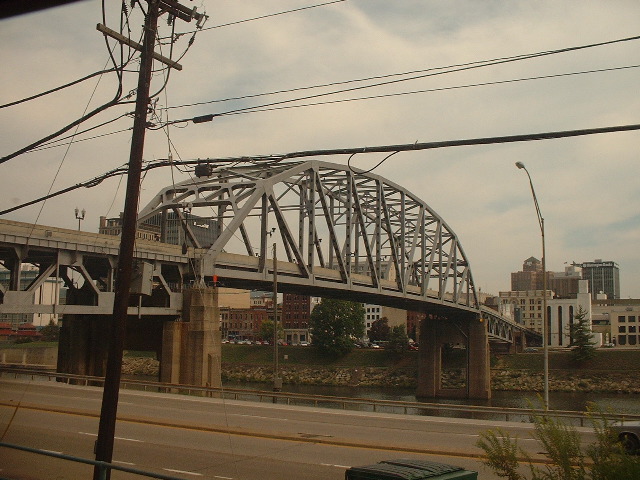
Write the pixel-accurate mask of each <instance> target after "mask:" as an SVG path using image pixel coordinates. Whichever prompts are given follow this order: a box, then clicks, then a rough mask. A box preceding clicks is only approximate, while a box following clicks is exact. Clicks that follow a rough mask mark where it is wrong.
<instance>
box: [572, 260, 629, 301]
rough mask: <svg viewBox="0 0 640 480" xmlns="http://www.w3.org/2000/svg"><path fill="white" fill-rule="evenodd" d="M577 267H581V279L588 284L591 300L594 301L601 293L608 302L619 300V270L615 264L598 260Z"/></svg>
mask: <svg viewBox="0 0 640 480" xmlns="http://www.w3.org/2000/svg"><path fill="white" fill-rule="evenodd" d="M578 266H580V267H582V278H583V279H584V280H587V281H588V282H589V291H590V292H591V298H593V299H595V298H596V295H597V294H599V293H601V292H602V293H604V294H606V295H607V298H608V299H610V300H615V299H617V298H620V268H619V267H618V264H617V263H616V262H612V261H602V259H600V258H598V259H596V260H594V261H593V262H584V263H582V264H578Z"/></svg>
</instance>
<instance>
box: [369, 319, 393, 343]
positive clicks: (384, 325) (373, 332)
mask: <svg viewBox="0 0 640 480" xmlns="http://www.w3.org/2000/svg"><path fill="white" fill-rule="evenodd" d="M390 332H391V328H389V319H388V318H387V317H382V318H379V319H377V320H374V321H373V323H372V324H371V328H370V329H369V340H371V341H372V342H380V341H387V340H389V333H390Z"/></svg>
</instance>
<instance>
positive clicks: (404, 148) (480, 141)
mask: <svg viewBox="0 0 640 480" xmlns="http://www.w3.org/2000/svg"><path fill="white" fill-rule="evenodd" d="M634 130H640V124H631V125H617V126H610V127H596V128H587V129H580V130H564V131H555V132H544V133H528V134H523V135H509V136H500V137H482V138H470V139H462V140H445V141H439V142H426V143H418V142H416V143H408V144H399V145H383V146H377V147H356V148H337V149H329V150H305V151H299V152H292V153H285V154H271V155H258V156H251V157H247V156H242V157H230V158H214V159H211V158H207V159H197V160H182V161H178V162H176V161H175V160H173V159H166V160H156V161H153V162H148V163H147V164H146V165H144V166H143V167H142V170H143V171H145V172H146V171H149V170H153V169H156V168H162V167H167V166H176V165H197V164H201V163H217V164H228V163H237V164H239V163H259V162H262V163H265V164H266V163H267V162H280V161H282V160H289V159H294V158H304V157H321V156H330V155H351V156H353V155H358V154H367V153H393V152H409V151H418V150H433V149H437V148H448V147H460V146H474V145H494V144H503V143H517V142H530V141H538V140H552V139H559V138H570V137H579V136H585V135H597V134H603V133H614V132H628V131H634ZM387 158H388V157H387ZM385 160H386V159H385ZM126 172H127V168H126V167H125V166H123V167H118V168H116V169H114V170H111V171H109V172H107V173H105V174H103V175H100V176H98V177H95V178H93V179H91V180H89V181H86V182H82V183H78V184H76V185H73V186H71V187H67V188H65V189H63V190H59V191H58V192H55V193H52V194H49V195H45V196H43V197H40V198H37V199H35V200H32V201H30V202H27V203H23V204H20V205H17V206H14V207H11V208H8V209H5V210H2V211H0V215H5V214H7V213H10V212H13V211H15V210H19V209H21V208H24V207H27V206H29V205H33V204H35V203H38V202H41V201H43V200H47V199H49V198H52V197H56V196H59V195H62V194H64V193H68V192H70V191H73V190H77V189H79V188H83V187H84V188H92V187H95V186H97V185H99V184H100V183H102V182H103V181H104V180H106V179H107V178H110V177H115V176H118V175H125V174H126Z"/></svg>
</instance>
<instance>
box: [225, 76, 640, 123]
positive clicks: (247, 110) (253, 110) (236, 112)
mask: <svg viewBox="0 0 640 480" xmlns="http://www.w3.org/2000/svg"><path fill="white" fill-rule="evenodd" d="M638 67H640V64H639V65H626V66H624V67H611V68H602V69H596V70H584V71H580V72H567V73H558V74H551V75H540V76H537V77H523V78H514V79H509V80H496V81H493V82H483V83H471V84H466V85H455V86H452V87H439V88H427V89H423V90H411V91H408V92H396V93H385V94H380V95H368V96H366V97H352V98H343V99H339V100H327V101H324V102H312V103H303V104H300V105H284V106H280V107H278V106H275V107H270V108H261V107H253V108H252V107H247V108H243V109H239V110H229V111H227V112H221V113H219V114H218V115H217V116H219V117H225V116H230V115H243V114H246V113H257V112H272V111H278V110H289V109H293V108H306V107H317V106H321V105H332V104H336V103H348V102H356V101H360V100H377V99H381V98H391V97H401V96H405V95H415V94H419V93H432V92H444V91H448V90H459V89H464V88H475V87H486V86H490V85H502V84H508V83H517V82H525V81H531V80H547V79H550V78H561V77H569V76H574V75H586V74H590V73H602V72H613V71H618V70H628V69H631V68H638Z"/></svg>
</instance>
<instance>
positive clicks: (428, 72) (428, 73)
mask: <svg viewBox="0 0 640 480" xmlns="http://www.w3.org/2000/svg"><path fill="white" fill-rule="evenodd" d="M638 39H640V35H636V36H632V37H625V38H621V39H616V40H610V41H605V42H597V43H590V44H586V45H578V46H573V47H564V48H560V49H555V50H547V51H541V52H535V53H528V54H521V55H515V56H510V57H501V58H496V59H492V60H483V61H477V62H470V63H464V64H458V65H454V66H450V67H435V68H430V69H424V70H417V71H412V72H409V73H405V74H399V75H411V76H409V77H406V78H393V79H392V80H385V81H381V82H376V83H373V84H368V85H360V86H356V87H350V88H343V89H338V90H333V91H330V92H322V93H317V94H313V95H306V96H302V97H297V98H292V99H286V100H280V101H275V102H269V103H265V104H262V105H255V106H252V107H244V108H239V109H235V110H232V111H231V112H233V113H237V112H242V111H245V110H253V109H258V108H266V107H272V106H277V105H283V104H287V103H292V102H299V101H303V100H310V99H313V98H319V97H324V96H328V95H336V94H339V93H346V92H352V91H356V90H362V89H367V88H374V87H380V86H385V85H391V84H396V83H400V82H406V81H410V80H417V79H423V78H428V77H433V76H437V75H444V74H449V73H455V72H461V71H466V70H471V69H476V68H483V67H488V66H494V65H501V64H505V63H511V62H516V61H521V60H530V59H533V58H539V57H543V56H549V55H556V54H560V53H567V52H571V51H577V50H582V49H586V48H594V47H599V46H604V45H612V44H615V43H620V42H627V41H632V40H638ZM414 72H417V73H420V74H419V75H414ZM391 75H392V76H397V75H395V74H391ZM370 78H373V79H382V78H390V77H389V76H377V77H370ZM357 81H364V80H357ZM347 82H348V83H351V82H353V81H347ZM347 82H334V83H335V84H338V85H340V84H343V83H347ZM300 88H301V89H310V88H316V87H300ZM296 90H297V89H293V90H291V91H296ZM277 93H286V91H281V92H277ZM264 95H267V94H260V95H257V96H264ZM242 98H249V97H238V98H237V99H242ZM173 108H178V107H173ZM229 113H230V112H225V114H229ZM218 116H221V114H219V113H213V114H208V115H199V116H197V117H192V118H185V119H182V120H174V121H173V122H172V123H185V122H190V121H193V122H194V123H202V122H206V121H211V120H212V119H213V118H215V117H218Z"/></svg>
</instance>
